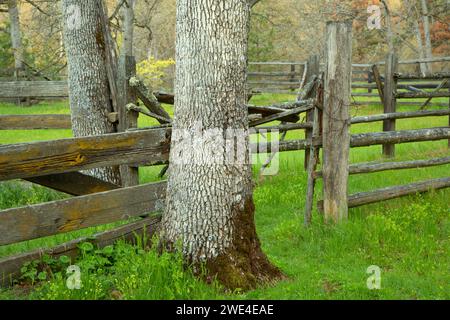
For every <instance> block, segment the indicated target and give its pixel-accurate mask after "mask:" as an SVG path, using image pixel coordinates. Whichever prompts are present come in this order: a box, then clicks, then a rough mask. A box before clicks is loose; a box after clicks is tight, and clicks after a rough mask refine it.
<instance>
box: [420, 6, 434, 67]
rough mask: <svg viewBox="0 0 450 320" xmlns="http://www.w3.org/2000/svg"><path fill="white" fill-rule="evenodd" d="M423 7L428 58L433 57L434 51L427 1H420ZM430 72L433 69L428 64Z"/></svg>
mask: <svg viewBox="0 0 450 320" xmlns="http://www.w3.org/2000/svg"><path fill="white" fill-rule="evenodd" d="M420 2H421V5H422V15H423V16H422V19H423V32H424V34H425V54H426V58H432V57H433V50H432V47H431V34H430V17H429V16H428V5H427V1H426V0H420ZM427 65H428V67H427V69H428V72H429V73H432V72H433V68H432V65H431V63H428V64H427Z"/></svg>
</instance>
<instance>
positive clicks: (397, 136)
mask: <svg viewBox="0 0 450 320" xmlns="http://www.w3.org/2000/svg"><path fill="white" fill-rule="evenodd" d="M449 138H450V128H433V129H419V130H402V131H387V132H375V133H360V134H353V135H352V136H351V138H350V146H351V147H352V148H355V147H368V146H373V145H380V144H386V143H392V144H394V143H395V144H401V143H409V142H421V141H436V140H443V139H449Z"/></svg>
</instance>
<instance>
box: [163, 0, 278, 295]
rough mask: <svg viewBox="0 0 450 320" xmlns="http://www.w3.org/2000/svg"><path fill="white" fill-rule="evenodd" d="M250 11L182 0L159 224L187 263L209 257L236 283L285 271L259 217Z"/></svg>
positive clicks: (215, 270) (232, 3)
mask: <svg viewBox="0 0 450 320" xmlns="http://www.w3.org/2000/svg"><path fill="white" fill-rule="evenodd" d="M249 13H250V5H249V4H248V3H247V2H246V1H242V0H227V1H211V0H179V1H178V2H177V39H176V63H177V68H176V85H175V97H176V100H175V117H174V123H173V133H172V146H171V154H170V162H171V165H170V169H169V171H170V172H169V182H168V191H167V201H166V212H165V215H164V216H163V221H162V229H161V235H162V239H163V241H164V242H165V244H166V245H168V246H169V247H172V248H173V245H175V244H176V243H178V244H180V245H181V249H182V251H183V254H184V256H185V258H186V260H187V261H188V262H189V263H192V264H193V265H195V266H198V264H201V263H205V265H206V269H207V271H208V274H209V275H210V276H217V278H218V280H219V281H220V282H221V283H222V284H223V285H225V286H226V287H228V288H231V289H234V288H241V289H250V288H254V287H255V286H256V285H257V284H258V283H260V282H267V281H272V280H274V279H276V278H280V277H281V273H280V271H279V270H278V269H277V268H275V267H274V266H272V265H271V263H270V262H269V261H268V259H267V257H266V256H265V255H264V253H263V252H262V251H261V248H260V242H259V239H258V237H257V234H256V229H255V223H254V211H255V207H254V204H253V195H252V193H253V190H252V189H253V183H252V171H251V165H250V164H249V161H248V159H249V150H248V145H249V137H248V131H247V129H248V120H247V119H248V114H247V109H246V108H245V105H246V91H245V84H246V77H247V75H246V69H247V44H248V39H247V38H248V29H249ZM191 134H192V135H191ZM190 135H191V136H190ZM227 135H228V136H229V137H231V139H228V140H227V142H230V141H231V143H233V144H234V142H235V140H236V141H237V144H236V145H234V146H233V147H232V148H231V149H232V151H236V150H237V155H236V157H234V156H232V157H230V154H229V153H227V150H226V148H225V146H224V143H223V141H222V140H221V138H223V137H225V136H227ZM191 138H192V139H191ZM224 158H226V160H224Z"/></svg>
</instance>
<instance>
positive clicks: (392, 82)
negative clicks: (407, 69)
mask: <svg viewBox="0 0 450 320" xmlns="http://www.w3.org/2000/svg"><path fill="white" fill-rule="evenodd" d="M397 69H398V59H397V56H396V55H395V54H394V53H389V54H388V55H387V57H386V67H385V77H384V78H385V79H384V113H392V112H396V110H397V98H396V97H395V94H396V91H397V80H396V78H395V77H394V73H395V72H397ZM383 131H384V132H386V131H395V119H389V120H384V121H383ZM383 155H384V156H386V157H389V158H392V157H394V156H395V144H384V145H383Z"/></svg>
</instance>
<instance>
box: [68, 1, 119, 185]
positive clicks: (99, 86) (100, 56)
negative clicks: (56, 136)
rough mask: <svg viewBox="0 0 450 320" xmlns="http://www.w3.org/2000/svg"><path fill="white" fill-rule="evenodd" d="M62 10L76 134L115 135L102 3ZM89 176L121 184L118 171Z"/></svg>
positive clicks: (77, 3)
mask: <svg viewBox="0 0 450 320" xmlns="http://www.w3.org/2000/svg"><path fill="white" fill-rule="evenodd" d="M62 8H63V21H64V41H65V48H66V55H67V62H68V68H69V98H70V111H71V118H72V130H73V134H74V136H75V137H81V136H90V135H100V134H106V133H113V132H115V131H116V130H115V127H114V125H113V124H111V123H110V122H109V121H108V118H107V115H108V113H110V112H112V111H113V110H112V103H111V99H110V96H111V94H110V89H109V82H108V75H107V65H106V64H107V59H106V50H107V48H106V45H105V43H106V41H105V35H104V31H103V30H104V28H103V25H102V23H103V22H104V19H103V14H104V13H103V8H102V3H101V2H100V1H97V0H86V1H82V2H80V1H77V0H63V1H62ZM88 173H89V174H91V175H94V176H96V177H98V178H100V179H103V180H105V181H108V182H112V183H115V184H120V174H119V169H118V168H98V169H92V170H90V171H89V172H88Z"/></svg>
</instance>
